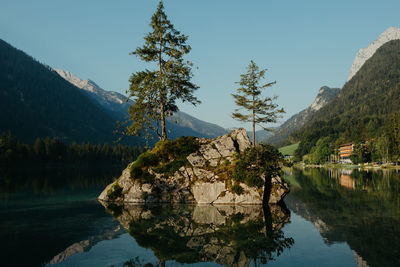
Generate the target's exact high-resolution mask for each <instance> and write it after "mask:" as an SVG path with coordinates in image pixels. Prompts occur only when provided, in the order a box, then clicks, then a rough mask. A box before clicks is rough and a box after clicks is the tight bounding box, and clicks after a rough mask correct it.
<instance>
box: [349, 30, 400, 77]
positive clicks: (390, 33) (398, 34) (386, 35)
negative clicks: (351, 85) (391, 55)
mask: <svg viewBox="0 0 400 267" xmlns="http://www.w3.org/2000/svg"><path fill="white" fill-rule="evenodd" d="M398 39H400V28H396V27H389V28H388V29H386V30H385V31H384V32H383V33H382V34H381V35H379V37H378V38H377V39H376V40H375V41H373V42H372V43H370V44H369V45H368V46H367V47H365V48H362V49H360V50H359V51H358V53H357V55H356V58H355V59H354V61H353V64H352V66H351V68H350V72H349V76H348V78H347V81H350V80H351V78H353V76H354V75H355V74H356V73H357V72H358V71H359V70H360V69H361V67H362V66H363V65H364V63H365V62H366V61H367V60H368V59H369V58H371V57H372V56H373V55H374V54H375V52H376V50H377V49H378V48H380V47H381V46H382V45H384V44H385V43H387V42H389V41H392V40H398Z"/></svg>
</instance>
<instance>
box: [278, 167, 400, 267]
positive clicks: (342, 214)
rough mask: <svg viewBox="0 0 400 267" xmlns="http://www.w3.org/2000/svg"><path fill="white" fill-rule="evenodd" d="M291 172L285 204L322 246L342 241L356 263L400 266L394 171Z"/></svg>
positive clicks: (398, 181)
mask: <svg viewBox="0 0 400 267" xmlns="http://www.w3.org/2000/svg"><path fill="white" fill-rule="evenodd" d="M293 176H294V178H295V180H296V182H297V186H296V187H292V188H291V193H290V194H289V196H288V197H287V198H286V199H285V202H286V204H287V205H288V207H289V208H290V209H291V210H293V211H294V212H295V213H297V214H299V215H301V216H302V217H304V218H305V219H307V220H308V221H310V222H312V223H313V224H314V226H315V227H316V228H317V229H318V231H319V232H320V233H321V236H322V237H323V239H324V241H325V242H326V243H327V244H332V243H336V242H346V243H347V244H348V245H349V246H350V248H351V249H352V250H353V252H354V255H355V259H356V261H357V263H358V264H359V265H364V266H365V264H368V265H369V266H400V259H399V257H398V252H399V251H400V177H399V174H398V173H397V172H393V171H378V170H373V171H362V170H357V169H354V170H351V171H349V170H327V169H305V170H297V169H294V170H293ZM349 189H351V190H349Z"/></svg>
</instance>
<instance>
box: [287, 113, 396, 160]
mask: <svg viewBox="0 0 400 267" xmlns="http://www.w3.org/2000/svg"><path fill="white" fill-rule="evenodd" d="M324 129H328V128H323V127H322V128H321V129H320V131H319V133H320V134H321V135H322V136H323V137H321V138H318V135H315V136H313V135H312V134H308V135H306V136H305V138H304V139H303V140H304V141H302V143H300V145H299V148H298V149H297V150H296V152H295V155H296V159H297V160H298V161H300V160H305V161H307V162H309V163H315V164H323V163H326V162H327V161H328V160H330V159H332V155H337V153H338V148H339V145H340V144H343V143H346V142H350V141H352V142H353V144H354V146H353V154H352V155H351V157H350V159H351V161H352V162H353V163H355V164H358V163H366V162H382V163H388V162H399V161H400V112H395V113H392V114H391V116H390V117H389V118H388V120H387V122H386V123H385V126H383V127H381V129H380V130H379V132H378V133H375V134H374V135H373V134H372V133H373V132H370V134H371V136H370V137H368V135H367V134H365V132H366V131H365V129H364V128H363V127H359V130H360V131H359V134H360V135H359V136H356V137H354V139H350V138H346V137H345V136H339V137H337V135H335V133H334V132H329V131H326V132H324ZM363 129H364V130H363ZM313 138H318V139H317V141H316V143H315V145H313V146H312V147H311V149H310V150H309V153H306V152H307V145H310V144H312V143H313ZM303 142H304V143H303Z"/></svg>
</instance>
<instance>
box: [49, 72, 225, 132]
mask: <svg viewBox="0 0 400 267" xmlns="http://www.w3.org/2000/svg"><path fill="white" fill-rule="evenodd" d="M55 71H56V72H57V73H58V74H59V75H60V76H61V77H63V78H64V79H65V80H67V81H68V82H70V83H72V84H73V85H75V86H76V87H78V88H80V89H83V91H84V92H85V93H86V94H87V95H88V96H89V97H90V98H92V99H93V100H94V101H95V102H96V103H97V104H99V105H100V106H102V107H104V108H105V109H106V111H107V112H108V113H109V114H110V116H112V117H113V118H114V119H116V120H118V121H125V120H127V119H128V108H129V106H131V105H133V104H134V102H133V101H132V100H130V99H128V98H127V97H126V96H124V95H122V94H120V93H117V92H112V91H107V90H104V89H102V88H101V87H100V86H98V85H97V84H96V83H95V82H93V81H91V80H89V79H88V80H82V79H81V78H79V77H77V76H76V75H74V74H72V73H70V72H68V71H65V70H61V69H55ZM167 125H168V127H169V130H170V135H171V138H176V137H179V136H182V135H193V136H198V137H207V138H214V137H217V136H220V135H223V134H226V133H227V132H228V131H227V130H226V129H224V128H222V127H220V126H218V125H216V124H213V123H209V122H205V121H202V120H199V119H197V118H195V117H193V116H190V115H189V114H186V113H184V112H181V111H178V112H176V113H175V114H174V115H173V116H171V117H168V118H167Z"/></svg>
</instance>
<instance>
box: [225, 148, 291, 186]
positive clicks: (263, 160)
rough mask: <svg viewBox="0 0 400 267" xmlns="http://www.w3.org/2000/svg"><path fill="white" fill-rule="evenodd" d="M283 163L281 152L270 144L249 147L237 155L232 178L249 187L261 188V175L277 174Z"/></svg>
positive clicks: (270, 175)
mask: <svg viewBox="0 0 400 267" xmlns="http://www.w3.org/2000/svg"><path fill="white" fill-rule="evenodd" d="M283 163H285V160H284V158H283V156H282V154H281V153H280V152H279V151H278V150H277V149H276V148H275V147H273V146H271V145H267V144H259V145H258V146H256V147H249V148H247V149H246V150H245V151H244V152H243V153H242V154H240V155H238V156H237V160H236V161H235V166H234V170H233V175H232V179H233V180H234V181H236V182H241V183H245V184H246V185H247V186H250V187H257V188H262V187H263V185H264V181H263V179H262V178H261V177H262V176H263V175H264V176H265V177H273V176H277V175H279V174H280V171H281V165H282V164H283Z"/></svg>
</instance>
